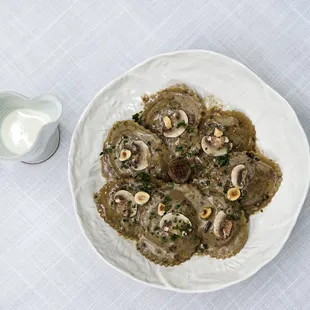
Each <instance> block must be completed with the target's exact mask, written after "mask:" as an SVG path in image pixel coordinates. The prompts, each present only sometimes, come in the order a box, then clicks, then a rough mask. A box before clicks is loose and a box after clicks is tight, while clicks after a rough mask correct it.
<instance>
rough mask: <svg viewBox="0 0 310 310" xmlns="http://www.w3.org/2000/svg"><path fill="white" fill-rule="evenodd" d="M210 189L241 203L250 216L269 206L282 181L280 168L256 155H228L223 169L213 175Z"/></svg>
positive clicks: (217, 170)
mask: <svg viewBox="0 0 310 310" xmlns="http://www.w3.org/2000/svg"><path fill="white" fill-rule="evenodd" d="M209 180H210V181H209V188H210V189H211V190H217V191H218V192H222V193H224V194H225V195H226V197H227V199H228V200H232V201H238V202H239V203H240V205H241V206H242V208H243V209H244V211H245V212H246V213H247V214H253V213H255V212H257V211H259V210H261V209H262V208H264V207H265V206H267V205H268V204H269V202H270V201H271V199H272V197H273V196H274V195H275V193H276V191H277V189H278V188H279V186H280V184H281V180H282V174H281V171H280V168H279V166H278V165H277V164H276V163H275V162H273V161H272V160H270V159H267V158H265V157H264V156H261V155H258V154H255V153H254V152H240V153H232V154H230V155H229V157H228V159H227V162H226V163H225V165H224V166H222V167H218V168H217V169H216V170H214V171H213V172H211V173H210V179H209Z"/></svg>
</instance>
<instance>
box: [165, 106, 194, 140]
mask: <svg viewBox="0 0 310 310" xmlns="http://www.w3.org/2000/svg"><path fill="white" fill-rule="evenodd" d="M174 119H175V117H174ZM187 125H188V117H187V114H186V113H185V112H184V111H183V110H178V118H177V120H176V121H175V122H174V124H173V127H172V128H171V129H169V130H167V131H164V136H165V137H167V138H176V137H178V136H180V135H181V134H182V133H183V132H184V131H185V129H186V127H187Z"/></svg>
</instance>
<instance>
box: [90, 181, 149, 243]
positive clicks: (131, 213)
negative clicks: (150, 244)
mask: <svg viewBox="0 0 310 310" xmlns="http://www.w3.org/2000/svg"><path fill="white" fill-rule="evenodd" d="M94 198H95V202H96V205H97V210H98V212H99V214H100V216H101V217H102V218H103V219H104V220H105V222H106V223H108V224H109V225H110V226H111V227H113V228H114V229H115V230H116V231H117V232H119V233H120V234H121V235H123V236H124V237H126V238H129V239H133V240H136V239H137V236H138V227H139V216H140V209H141V206H142V205H143V204H147V203H148V201H149V198H150V195H149V194H148V192H146V191H145V184H144V183H140V182H137V181H136V180H134V179H124V180H117V181H111V182H108V183H107V184H105V185H104V186H103V187H102V188H101V189H100V191H99V192H98V193H96V194H95V195H94Z"/></svg>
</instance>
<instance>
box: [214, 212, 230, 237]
mask: <svg viewBox="0 0 310 310" xmlns="http://www.w3.org/2000/svg"><path fill="white" fill-rule="evenodd" d="M226 217H227V215H226V213H225V212H224V211H220V212H218V213H217V214H216V216H215V219H214V228H213V230H214V234H215V236H216V237H217V238H222V237H223V233H222V231H221V230H222V223H223V221H224V220H225V219H226Z"/></svg>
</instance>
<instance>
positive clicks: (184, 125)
mask: <svg viewBox="0 0 310 310" xmlns="http://www.w3.org/2000/svg"><path fill="white" fill-rule="evenodd" d="M179 127H186V123H185V122H184V121H181V122H178V123H177V128H179Z"/></svg>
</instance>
